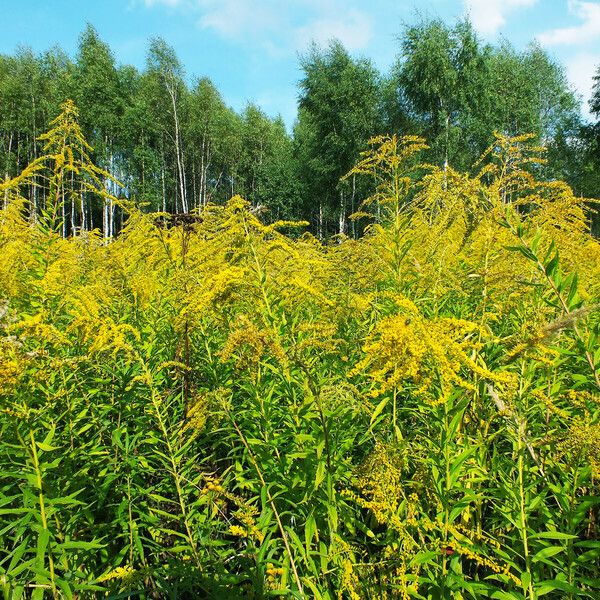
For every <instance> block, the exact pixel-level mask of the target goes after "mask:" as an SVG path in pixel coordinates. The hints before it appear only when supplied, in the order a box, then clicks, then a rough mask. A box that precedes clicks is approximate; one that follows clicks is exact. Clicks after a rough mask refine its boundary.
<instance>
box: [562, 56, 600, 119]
mask: <svg viewBox="0 0 600 600" xmlns="http://www.w3.org/2000/svg"><path fill="white" fill-rule="evenodd" d="M598 65H600V54H594V53H592V52H579V53H577V54H575V55H573V56H572V57H570V58H569V59H567V60H566V61H565V67H566V69H567V77H568V79H569V82H570V83H571V85H572V86H573V87H574V88H575V89H576V90H577V91H578V92H579V93H580V94H581V96H582V99H583V106H582V109H583V114H584V115H585V116H587V117H589V116H590V112H589V104H588V101H589V99H590V98H591V96H592V86H593V84H594V81H593V78H594V75H595V74H596V69H597V68H598Z"/></svg>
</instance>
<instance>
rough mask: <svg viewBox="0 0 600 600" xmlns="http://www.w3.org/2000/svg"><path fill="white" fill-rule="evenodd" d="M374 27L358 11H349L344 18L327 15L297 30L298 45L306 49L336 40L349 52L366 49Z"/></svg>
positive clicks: (366, 17)
mask: <svg viewBox="0 0 600 600" xmlns="http://www.w3.org/2000/svg"><path fill="white" fill-rule="evenodd" d="M371 37H372V25H371V20H370V18H369V17H368V16H367V15H366V14H364V13H363V12H360V11H358V10H349V11H348V12H347V14H346V15H344V17H341V16H340V15H333V14H332V15H327V16H324V17H320V18H317V19H315V20H314V21H312V22H310V23H308V24H307V25H305V26H303V27H299V28H298V29H297V30H296V35H295V38H296V45H297V46H298V47H299V48H306V46H307V45H308V44H309V43H310V42H311V41H315V42H317V43H318V44H325V43H327V42H328V41H329V40H331V39H333V38H336V39H338V40H339V41H340V42H342V44H344V46H346V48H348V49H349V50H359V49H361V48H365V47H366V46H367V45H368V43H369V42H370V41H371Z"/></svg>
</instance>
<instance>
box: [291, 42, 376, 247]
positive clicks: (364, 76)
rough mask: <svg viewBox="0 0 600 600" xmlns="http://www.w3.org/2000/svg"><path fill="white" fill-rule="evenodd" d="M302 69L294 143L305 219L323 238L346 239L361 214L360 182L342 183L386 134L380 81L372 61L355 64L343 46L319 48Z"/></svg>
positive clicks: (361, 61)
mask: <svg viewBox="0 0 600 600" xmlns="http://www.w3.org/2000/svg"><path fill="white" fill-rule="evenodd" d="M301 66H302V70H303V72H304V77H303V78H302V80H301V82H300V98H299V112H298V122H297V124H296V127H295V130H294V137H295V147H296V157H297V159H298V160H299V161H300V163H301V177H302V180H303V187H304V190H303V195H304V213H305V216H306V217H308V220H310V221H312V222H313V223H314V222H315V221H317V224H318V225H317V232H318V234H319V236H323V235H327V234H330V233H333V232H334V230H335V229H337V231H338V232H340V233H343V232H345V231H346V224H347V216H348V213H349V212H354V209H355V197H356V187H355V182H354V181H353V182H352V183H351V184H350V186H348V185H347V184H340V178H341V177H342V176H343V175H344V174H345V173H347V172H348V171H349V170H350V169H351V167H352V166H353V164H354V162H355V161H356V159H357V158H358V156H359V153H360V151H361V150H363V149H364V148H365V147H366V144H367V141H368V139H369V138H370V137H371V136H373V135H375V134H376V133H378V132H379V130H380V128H381V123H380V111H379V92H380V88H379V75H378V73H377V71H376V70H375V68H374V67H373V65H372V64H371V62H370V61H368V60H366V59H358V60H354V59H352V58H351V57H350V55H349V54H348V52H347V51H346V49H345V48H344V47H343V45H342V44H341V43H340V42H338V41H333V42H331V44H330V45H329V47H328V48H327V49H325V50H322V49H320V48H319V47H318V46H316V45H313V46H312V48H311V49H310V51H309V53H308V54H307V55H306V56H304V57H303V58H302V59H301ZM336 220H337V227H335V225H334V223H335V221H336Z"/></svg>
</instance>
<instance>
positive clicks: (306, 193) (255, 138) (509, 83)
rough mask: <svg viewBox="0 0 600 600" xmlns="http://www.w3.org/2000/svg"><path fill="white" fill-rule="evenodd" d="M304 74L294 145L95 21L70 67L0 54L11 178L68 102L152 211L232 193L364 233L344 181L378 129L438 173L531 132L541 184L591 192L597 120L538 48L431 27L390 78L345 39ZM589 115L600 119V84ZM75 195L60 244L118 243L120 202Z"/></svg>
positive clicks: (105, 162) (278, 123)
mask: <svg viewBox="0 0 600 600" xmlns="http://www.w3.org/2000/svg"><path fill="white" fill-rule="evenodd" d="M301 66H302V71H303V76H302V79H301V81H300V82H299V93H298V106H299V109H298V118H297V120H296V123H295V125H294V128H293V132H292V133H291V134H290V133H289V132H288V131H287V130H286V127H285V124H284V122H283V120H282V119H281V118H275V119H272V118H270V117H269V116H267V115H266V114H265V113H264V112H263V111H262V110H261V109H260V108H259V107H258V106H256V105H253V104H248V106H247V107H246V108H245V109H244V110H243V111H242V112H241V113H237V112H235V111H234V110H232V109H231V108H229V107H228V106H227V105H226V103H225V101H224V100H223V98H222V97H221V95H220V93H219V91H218V90H217V89H216V87H215V86H214V84H213V83H212V82H211V81H210V80H209V79H207V78H199V79H195V80H193V81H191V83H190V79H189V78H188V77H186V74H185V71H184V68H183V66H182V64H181V63H180V61H179V60H178V58H177V56H176V54H175V52H174V50H173V49H172V48H171V47H170V46H169V45H168V44H167V43H166V42H165V41H163V40H161V39H153V40H152V41H151V42H150V44H149V49H148V54H147V61H146V66H145V68H144V70H143V71H139V70H138V69H136V68H134V67H132V66H130V65H118V64H117V63H116V61H115V58H114V55H113V54H112V52H111V49H110V48H109V46H108V45H107V44H106V43H104V42H103V41H102V40H101V39H100V38H99V36H98V34H97V32H96V31H95V30H94V28H93V27H92V26H90V25H88V26H87V28H86V29H85V31H84V32H83V33H82V35H81V38H80V43H79V50H78V53H77V55H76V56H75V58H74V59H72V58H71V57H69V56H68V55H67V54H65V52H64V51H62V50H61V49H60V48H53V49H51V50H49V51H47V52H45V53H43V54H42V55H39V56H37V55H35V54H34V53H33V52H32V51H30V50H26V49H22V50H19V51H17V52H16V53H15V54H14V55H12V56H7V55H0V169H2V171H1V173H2V176H3V177H4V178H5V179H7V178H10V177H14V176H15V175H17V174H18V173H20V172H21V171H22V170H23V168H24V167H25V166H26V165H28V164H29V163H31V162H33V161H35V160H36V158H37V157H38V156H40V155H41V154H42V153H43V144H44V142H43V140H39V139H38V138H39V134H40V133H41V132H43V131H46V130H47V129H48V128H49V124H50V122H51V121H52V120H53V119H54V118H56V116H57V115H58V114H59V113H60V105H61V103H62V102H64V101H65V100H66V99H72V100H73V101H74V102H75V104H76V106H77V107H78V109H79V121H80V124H81V126H82V130H83V134H84V137H85V139H87V140H88V141H89V142H90V144H91V146H92V147H93V151H92V152H91V154H92V156H91V158H92V159H93V161H94V162H95V163H96V164H98V165H100V166H101V167H102V168H103V169H104V170H105V171H107V172H108V173H109V174H110V175H111V177H109V178H106V187H107V191H108V192H110V195H113V196H115V197H120V198H122V199H126V200H127V201H130V202H134V203H136V204H137V205H141V204H145V205H146V206H147V207H148V210H153V211H164V212H173V213H186V212H189V211H192V210H193V209H198V208H200V207H202V206H204V205H206V204H207V203H210V202H212V203H223V202H224V201H225V200H226V199H228V198H229V197H231V196H233V195H235V194H239V195H241V196H243V197H245V198H247V199H248V200H249V201H250V202H251V203H252V204H253V205H254V206H255V207H256V208H260V212H261V213H262V214H263V217H264V218H265V219H267V220H275V219H282V218H284V219H285V218H291V217H293V218H301V219H306V220H308V221H309V222H310V223H311V226H312V227H313V229H314V232H315V233H317V234H318V235H319V236H328V235H332V234H335V233H347V234H349V235H353V234H356V233H358V232H357V230H356V229H355V227H356V224H355V223H354V222H353V221H351V220H349V219H348V217H349V215H350V214H352V213H353V212H355V211H356V209H357V207H358V204H359V203H360V198H364V197H365V194H367V193H368V192H369V190H368V189H365V188H364V187H361V186H364V185H365V184H364V183H360V182H358V181H356V180H355V179H352V178H347V179H345V180H343V181H342V182H340V178H341V177H342V176H343V175H344V174H345V173H347V172H348V171H349V170H350V169H351V167H352V165H353V164H355V162H356V160H357V158H358V157H359V154H360V152H361V151H363V150H365V148H366V146H367V141H368V139H369V138H370V137H372V136H374V135H377V134H380V133H397V134H400V135H406V134H419V135H422V136H424V137H425V138H426V139H427V140H428V142H429V145H430V148H429V150H428V151H427V153H426V159H427V160H428V161H429V162H430V163H433V164H436V165H439V166H443V165H447V164H452V165H454V166H455V167H458V168H460V169H467V168H469V166H470V165H472V164H473V163H474V162H475V160H476V159H477V157H478V156H480V155H481V153H482V152H483V151H484V150H485V148H486V147H487V146H488V145H489V144H490V143H491V141H492V140H493V132H494V131H498V132H500V133H502V134H505V135H515V134H518V133H523V132H531V133H534V134H535V136H536V138H537V140H538V142H539V143H540V144H542V145H544V146H546V147H547V148H548V154H547V157H548V162H547V164H546V165H545V166H544V167H543V168H540V167H538V169H541V170H540V172H539V173H537V175H538V176H541V177H544V178H546V179H554V178H560V179H565V180H566V181H568V182H569V183H570V184H571V185H572V186H573V188H574V190H575V192H576V193H578V194H582V195H584V196H586V197H587V196H595V195H598V192H597V190H598V187H599V186H598V184H599V180H598V175H597V173H598V170H599V169H598V165H599V164H600V151H599V150H598V147H599V143H598V140H599V139H600V125H599V124H596V125H588V124H585V123H583V121H582V119H581V107H580V101H579V100H578V98H577V96H576V95H575V94H574V92H573V91H572V90H571V89H570V88H569V85H568V82H567V80H566V77H565V74H564V70H563V68H562V67H561V66H560V65H559V64H557V63H556V62H554V61H553V60H552V59H551V58H550V57H549V56H548V55H547V54H546V53H545V52H544V50H542V49H541V48H540V47H539V46H536V45H531V46H530V47H528V48H527V49H526V50H524V51H517V50H515V49H514V48H512V47H511V46H510V45H509V44H508V43H502V44H501V45H499V46H491V45H484V44H483V43H482V42H481V41H480V40H479V39H478V38H477V36H476V34H475V32H474V30H473V28H472V26H471V24H470V23H469V22H468V21H459V22H458V23H456V24H455V25H453V26H449V25H447V24H444V23H442V22H441V21H437V20H433V21H426V22H422V23H419V24H417V25H414V26H410V27H406V28H405V29H404V31H403V33H402V36H401V39H400V42H399V54H398V58H397V61H396V64H395V65H394V67H393V68H392V69H391V71H390V72H389V73H387V74H382V73H379V72H378V70H377V69H376V68H375V67H374V65H373V64H372V62H371V61H370V60H368V59H365V58H358V59H357V58H353V57H352V56H351V55H350V54H349V53H348V52H347V50H346V49H345V48H344V47H343V46H342V45H341V44H340V43H339V42H332V43H331V44H330V45H329V46H328V47H327V48H319V47H317V46H313V47H312V48H310V49H309V50H308V52H307V53H306V54H305V55H304V56H303V57H302V59H301ZM591 109H592V111H593V114H594V115H596V116H597V117H600V85H598V80H597V85H596V87H595V96H594V99H593V100H592V103H591ZM76 176H78V174H76V173H73V174H72V177H76ZM113 178H114V180H117V181H119V182H121V183H122V184H123V186H122V187H119V186H117V185H116V184H115V182H114V180H113ZM80 187H81V194H80V196H81V197H80V198H79V201H77V202H75V201H72V202H71V205H70V207H69V206H67V207H66V211H67V212H69V211H70V214H66V215H65V223H66V224H65V227H64V229H65V233H66V234H67V235H69V234H71V233H74V232H76V231H78V230H84V229H92V228H100V229H101V230H102V231H103V233H104V235H105V236H107V237H110V236H112V235H114V234H115V233H116V232H117V231H118V230H119V228H120V226H121V222H122V214H121V209H120V208H119V203H118V202H115V203H113V202H111V203H110V204H108V203H107V201H106V199H105V198H103V197H102V196H98V195H96V194H93V193H91V192H90V191H89V190H87V189H86V187H85V186H80ZM47 188H48V186H47V185H46V184H45V183H44V181H43V180H42V179H41V178H40V179H38V180H36V179H35V178H34V179H33V183H32V184H31V189H30V190H29V192H28V194H29V199H30V200H31V201H32V202H31V206H33V207H35V211H40V210H43V209H44V205H45V199H46V198H47V197H48V193H49V191H48V189H47ZM5 201H6V200H5ZM35 211H34V210H32V214H31V217H32V219H35V217H36V212H35Z"/></svg>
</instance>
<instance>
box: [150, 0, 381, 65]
mask: <svg viewBox="0 0 600 600" xmlns="http://www.w3.org/2000/svg"><path fill="white" fill-rule="evenodd" d="M141 1H142V2H143V3H144V4H145V6H147V7H148V8H152V7H155V6H160V5H162V6H167V7H169V8H172V9H179V10H182V11H185V12H186V13H187V14H189V15H190V17H191V18H193V20H194V21H195V22H196V23H197V24H198V26H199V27H200V28H202V29H206V30H211V31H214V32H215V33H217V34H218V35H220V36H222V37H224V38H227V39H233V40H235V39H237V40H239V41H242V42H246V43H247V42H251V43H255V44H259V45H260V46H261V47H263V48H264V49H266V50H267V51H268V52H269V53H270V54H273V55H276V54H281V53H282V52H283V53H285V52H287V53H289V52H290V51H294V50H298V49H304V48H306V46H307V45H308V44H309V43H310V42H311V41H312V40H314V41H316V42H317V43H327V42H328V41H329V40H330V39H332V38H337V39H339V40H340V41H341V42H342V43H343V44H344V45H345V46H346V47H347V48H348V49H349V50H358V49H362V48H365V47H366V46H367V44H368V43H369V41H370V40H371V38H372V24H371V19H370V17H369V16H368V15H367V14H366V13H365V12H363V11H361V10H358V9H354V8H349V7H348V2H347V1H345V0H296V2H295V3H294V5H295V6H294V7H293V10H292V9H291V6H290V4H288V3H286V2H282V0H141Z"/></svg>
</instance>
